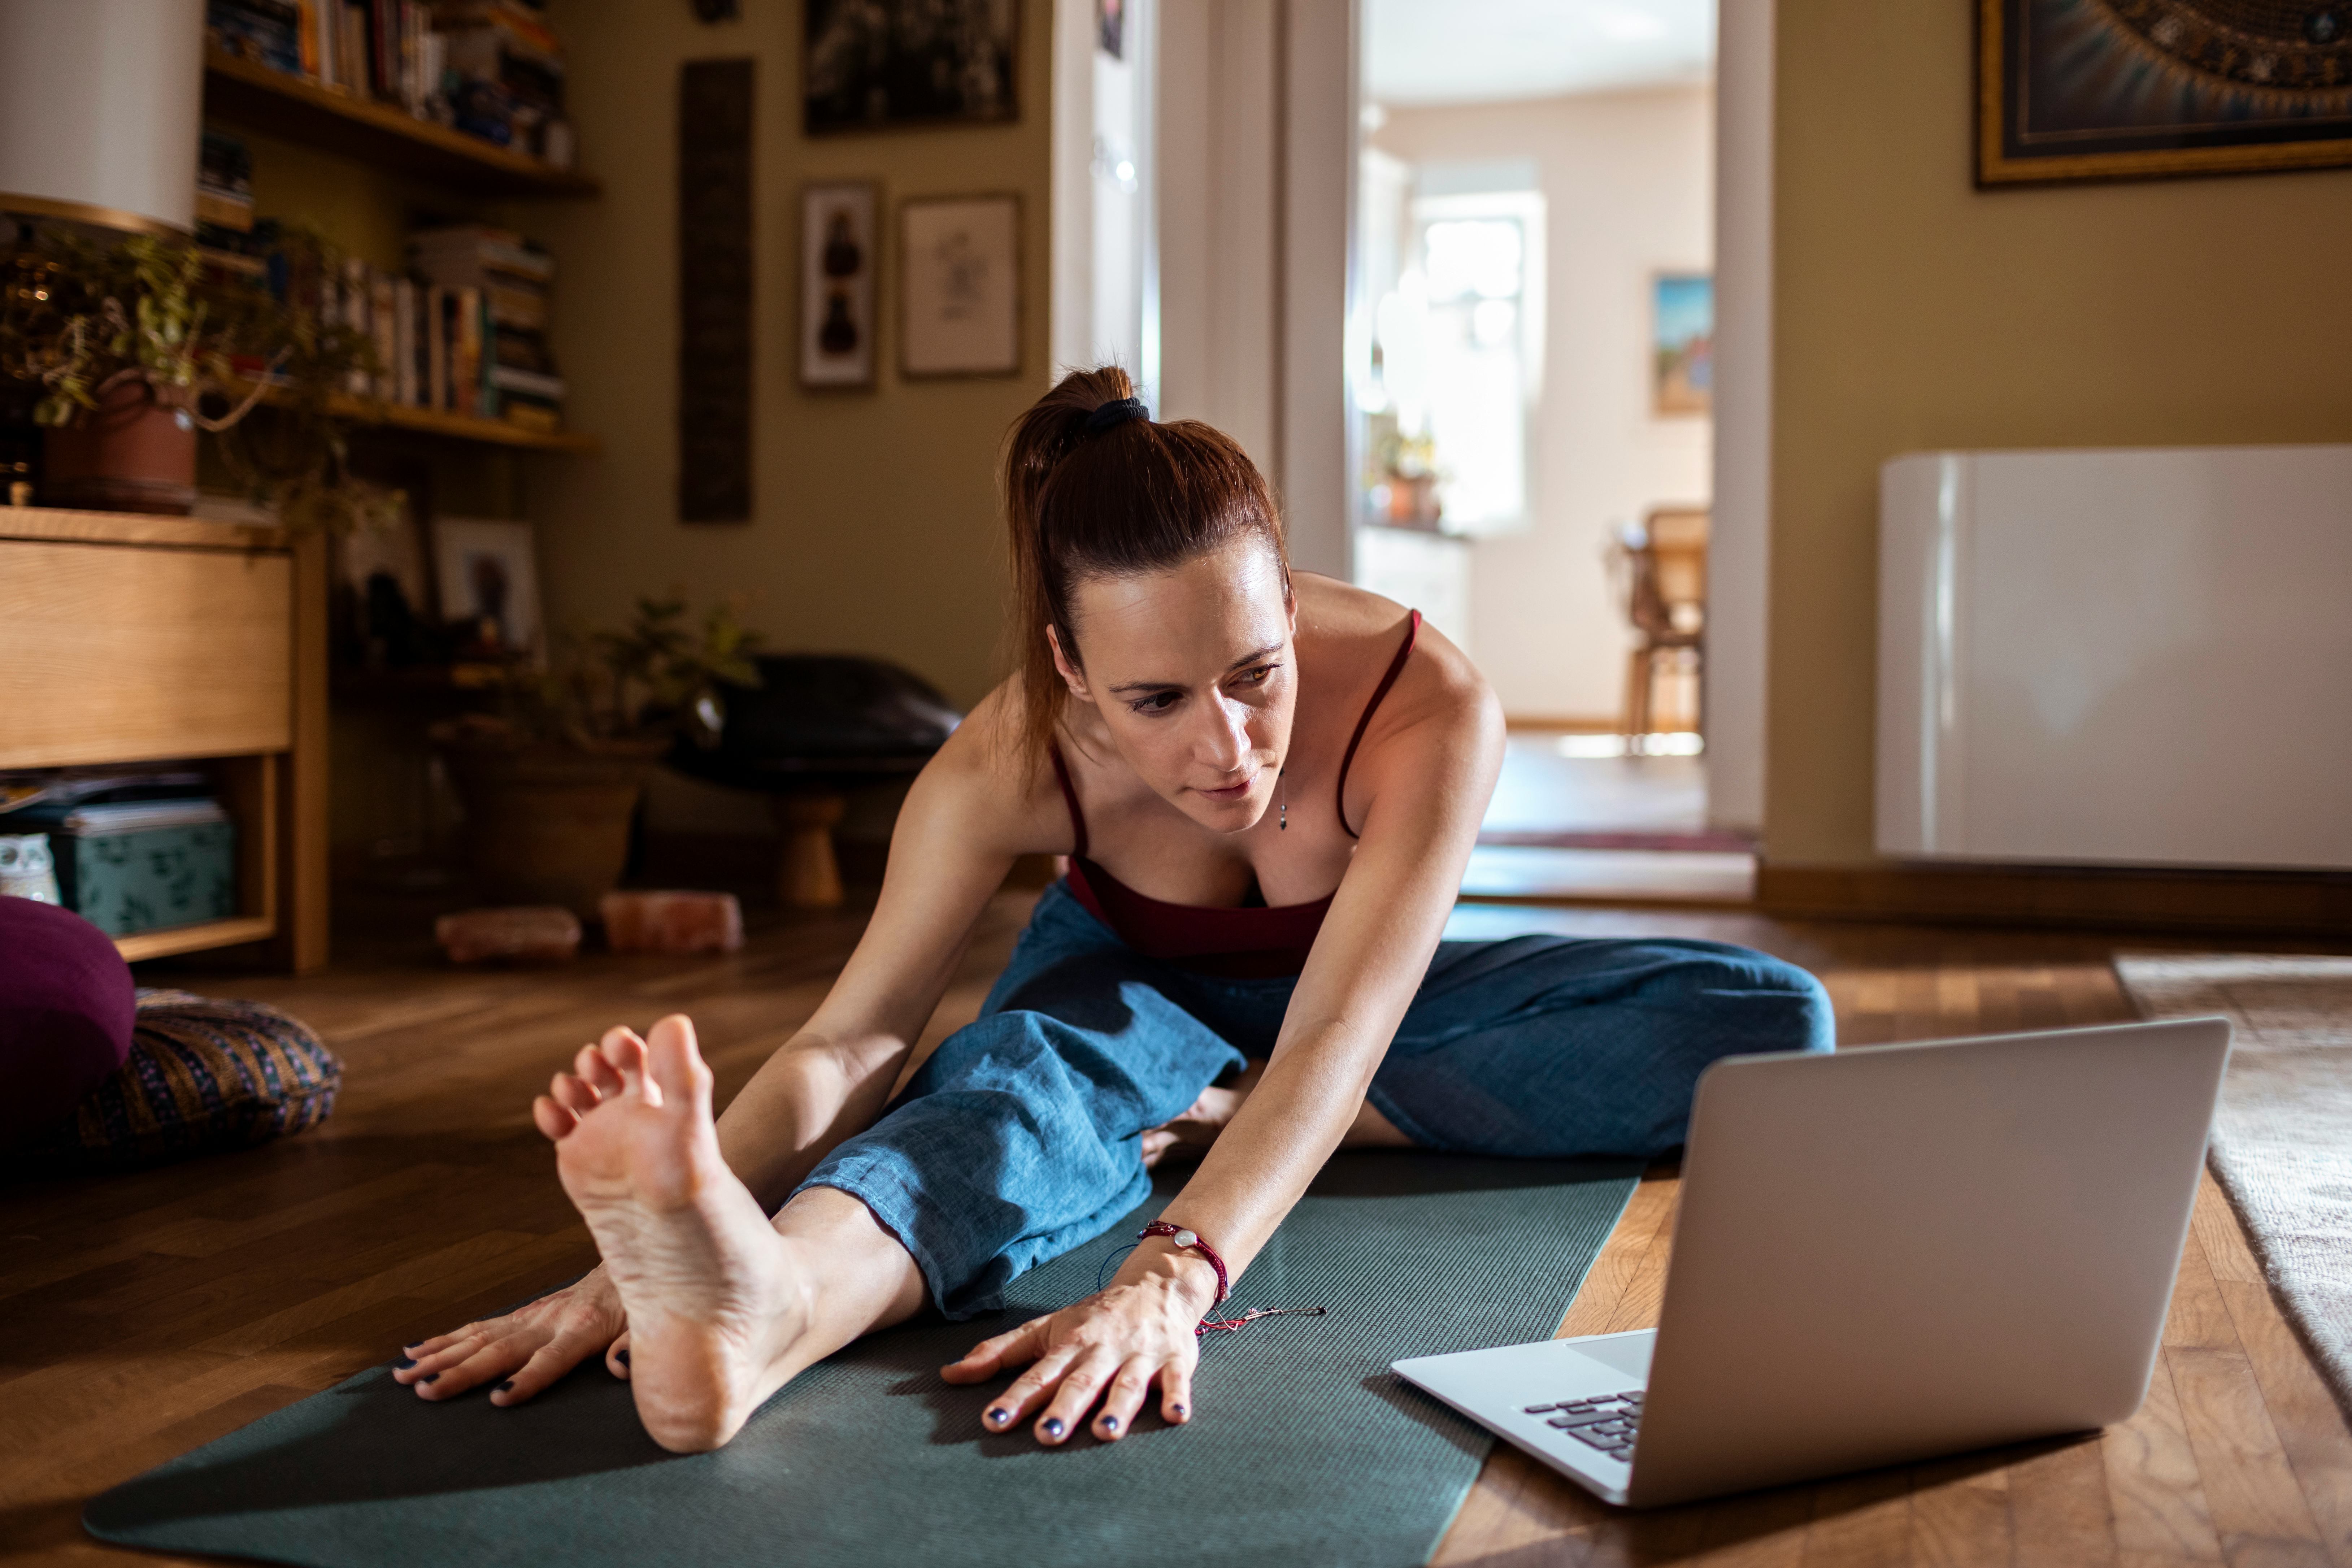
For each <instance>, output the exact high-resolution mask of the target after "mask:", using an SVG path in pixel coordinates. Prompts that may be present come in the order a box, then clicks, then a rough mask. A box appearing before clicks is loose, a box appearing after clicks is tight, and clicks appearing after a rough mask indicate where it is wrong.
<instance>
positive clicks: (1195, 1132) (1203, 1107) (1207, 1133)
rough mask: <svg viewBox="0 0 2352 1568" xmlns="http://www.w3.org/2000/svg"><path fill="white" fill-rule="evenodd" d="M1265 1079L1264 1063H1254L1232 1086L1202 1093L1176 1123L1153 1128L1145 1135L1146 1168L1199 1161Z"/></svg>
mask: <svg viewBox="0 0 2352 1568" xmlns="http://www.w3.org/2000/svg"><path fill="white" fill-rule="evenodd" d="M1264 1077H1265V1063H1264V1062H1252V1063H1250V1065H1249V1066H1248V1067H1246V1068H1243V1069H1242V1075H1241V1076H1240V1077H1239V1078H1237V1079H1234V1081H1233V1082H1231V1083H1228V1084H1222V1085H1220V1084H1211V1085H1210V1086H1209V1087H1208V1088H1206V1089H1202V1091H1201V1098H1200V1099H1198V1100H1194V1101H1193V1102H1192V1109H1191V1110H1187V1111H1185V1112H1184V1114H1183V1115H1181V1116H1179V1117H1178V1118H1176V1120H1175V1121H1170V1122H1166V1123H1163V1124H1162V1125H1160V1126H1158V1127H1155V1128H1153V1129H1152V1130H1151V1131H1149V1132H1147V1133H1145V1134H1144V1135H1143V1168H1144V1169H1145V1170H1147V1171H1148V1170H1150V1169H1151V1168H1152V1167H1154V1166H1155V1165H1157V1164H1159V1163H1160V1161H1162V1160H1168V1161H1182V1160H1197V1159H1199V1158H1200V1157H1201V1156H1202V1155H1203V1154H1205V1153H1207V1152H1209V1145H1210V1144H1212V1143H1214V1142H1216V1141H1217V1134H1218V1133H1220V1132H1223V1131H1224V1130H1225V1123H1226V1122H1228V1121H1232V1120H1233V1119H1234V1111H1236V1110H1240V1109H1241V1108H1242V1101H1244V1100H1247V1099H1248V1098H1249V1096H1250V1090H1252V1089H1255V1088H1256V1087H1257V1080H1258V1079H1261V1078H1264Z"/></svg>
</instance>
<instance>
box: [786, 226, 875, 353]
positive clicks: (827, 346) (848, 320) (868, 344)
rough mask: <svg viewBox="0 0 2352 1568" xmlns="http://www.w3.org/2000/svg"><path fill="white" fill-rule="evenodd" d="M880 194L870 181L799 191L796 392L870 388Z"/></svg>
mask: <svg viewBox="0 0 2352 1568" xmlns="http://www.w3.org/2000/svg"><path fill="white" fill-rule="evenodd" d="M880 205H881V191H880V188H879V187H878V186H877V185H876V184H874V183H873V182H871V181H868V180H853V181H846V182H842V183H838V184H819V185H808V186H805V187H803V189H802V191H801V384H802V385H803V386H814V387H830V386H839V387H869V386H872V385H873V384H874V313H875V312H874V301H875V286H874V274H875V271H876V268H877V261H878V260H879V257H878V256H877V252H878V251H879V250H880V248H881V247H880V246H879V244H877V241H878V239H879V236H878V235H877V234H876V233H875V225H876V215H877V212H878V211H879V210H880Z"/></svg>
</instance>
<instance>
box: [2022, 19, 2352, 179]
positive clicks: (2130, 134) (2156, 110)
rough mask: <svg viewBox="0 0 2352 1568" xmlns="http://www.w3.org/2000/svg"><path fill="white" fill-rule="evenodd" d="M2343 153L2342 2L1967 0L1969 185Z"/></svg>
mask: <svg viewBox="0 0 2352 1568" xmlns="http://www.w3.org/2000/svg"><path fill="white" fill-rule="evenodd" d="M2346 166H2352V0H1978V8H1977V184H1979V186H1981V187H1988V188H1990V187H1996V186H2003V185H2020V184H2050V183H2053V182H2061V181H2080V180H2135V179H2164V178H2176V177H2179V176H2183V175H2192V174H2256V173H2269V172H2273V171H2278V170H2286V169H2324V168H2340V167H2346Z"/></svg>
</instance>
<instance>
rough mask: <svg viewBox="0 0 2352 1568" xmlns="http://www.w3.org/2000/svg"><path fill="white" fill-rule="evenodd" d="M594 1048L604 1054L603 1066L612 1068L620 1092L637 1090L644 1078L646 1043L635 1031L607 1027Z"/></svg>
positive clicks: (626, 1092)
mask: <svg viewBox="0 0 2352 1568" xmlns="http://www.w3.org/2000/svg"><path fill="white" fill-rule="evenodd" d="M596 1048H597V1050H598V1051H599V1052H600V1053H601V1054H602V1055H603V1056H604V1064H605V1066H607V1067H609V1068H612V1069H613V1076H614V1077H615V1078H617V1079H620V1082H621V1092H622V1093H624V1094H631V1093H635V1092H638V1091H639V1090H640V1088H641V1086H642V1084H643V1083H644V1080H645V1074H646V1043H645V1041H643V1040H641V1039H639V1038H638V1037H637V1032H636V1031H635V1029H631V1028H625V1027H618V1026H616V1027H614V1028H610V1029H607V1030H605V1031H604V1038H603V1039H602V1040H600V1041H598V1042H597V1044H596Z"/></svg>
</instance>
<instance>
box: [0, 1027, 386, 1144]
mask: <svg viewBox="0 0 2352 1568" xmlns="http://www.w3.org/2000/svg"><path fill="white" fill-rule="evenodd" d="M342 1079H343V1064H342V1063H341V1061H340V1060H338V1059H337V1058H336V1056H335V1053H334V1052H332V1051H331V1050H329V1049H328V1048H327V1047H326V1046H325V1045H324V1044H323V1043H322V1042H321V1041H320V1038H319V1037H318V1036H316V1035H314V1034H312V1033H311V1032H310V1028H309V1026H306V1025H304V1024H303V1023H302V1022H301V1021H300V1020H299V1019H298V1018H292V1017H289V1016H287V1015H286V1014H284V1013H281V1012H279V1011H278V1009H277V1008H275V1007H266V1006H264V1005H261V1004H260V1003H258V1002H223V1001H216V1000H214V999H213V998H211V997H206V996H196V995H192V994H189V993H187V992H185V991H141V992H140V993H138V1016H137V1020H136V1022H135V1024H134V1026H133V1027H132V1030H131V1056H130V1059H129V1060H128V1061H126V1062H125V1063H124V1064H123V1065H122V1067H121V1069H120V1070H118V1071H117V1072H115V1073H114V1075H113V1076H112V1077H110V1078H109V1079H106V1080H105V1081H104V1082H103V1083H100V1085H99V1086H98V1087H97V1088H96V1089H93V1090H91V1091H90V1093H89V1095H87V1096H86V1097H84V1099H83V1100H82V1101H81V1103H80V1105H79V1107H77V1108H75V1110H74V1111H73V1115H72V1116H71V1118H70V1119H69V1120H68V1121H64V1122H61V1123H59V1124H58V1125H57V1126H56V1127H54V1128H52V1129H51V1130H50V1131H48V1133H47V1135H46V1136H44V1137H43V1138H41V1139H39V1140H37V1142H36V1143H35V1145H34V1147H33V1148H32V1149H31V1150H30V1156H31V1158H30V1162H29V1163H32V1164H34V1165H36V1166H37V1167H38V1168H41V1169H45V1170H49V1171H65V1170H81V1171H92V1170H120V1169H126V1168H129V1167H131V1166H135V1165H152V1164H158V1163H163V1162H164V1161H167V1160H184V1159H188V1158H191V1157H193V1156H194V1155H198V1154H211V1153H216V1152H221V1151H223V1150H228V1149H243V1148H248V1147H250V1146H252V1145H253V1144H256V1143H266V1142H268V1141H269V1140H270V1139H272V1138H280V1137H284V1136H286V1135H287V1134H289V1133H293V1132H299V1131H302V1130H303V1129H304V1128H306V1127H314V1126H316V1125H317V1124H318V1123H320V1122H321V1121H325V1120H326V1119H327V1113H328V1112H329V1111H331V1110H333V1109H334V1105H335V1090H336V1089H337V1088H338V1087H339V1086H340V1085H341V1083H342Z"/></svg>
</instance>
